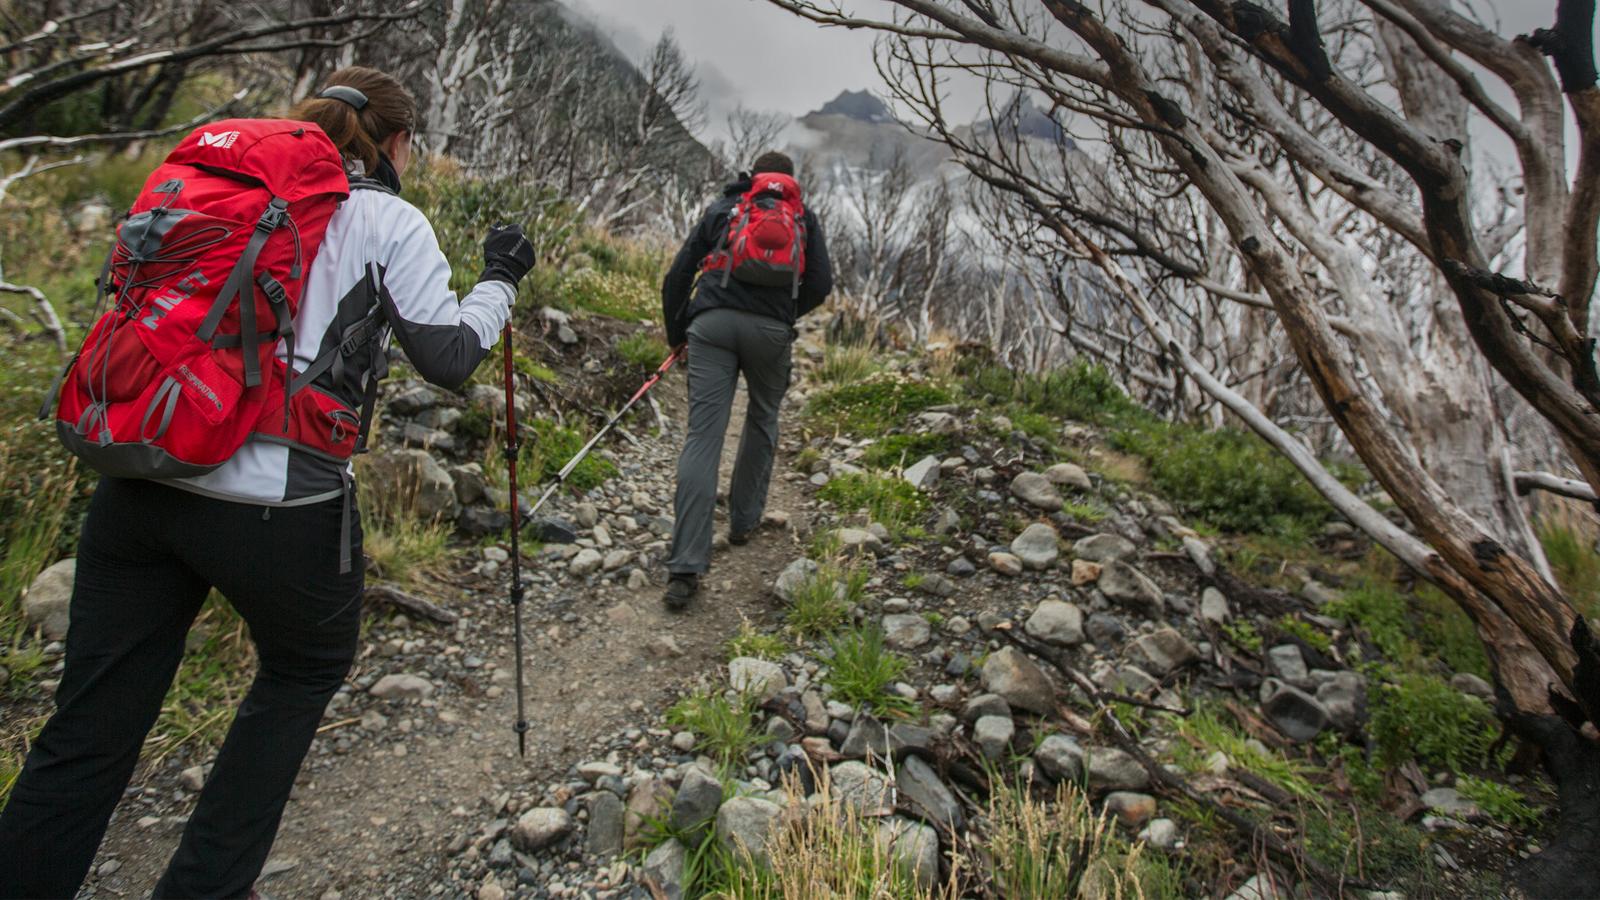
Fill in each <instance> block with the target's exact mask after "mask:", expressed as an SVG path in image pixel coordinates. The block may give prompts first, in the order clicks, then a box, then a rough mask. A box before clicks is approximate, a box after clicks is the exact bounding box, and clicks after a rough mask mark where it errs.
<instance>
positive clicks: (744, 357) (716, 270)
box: [661, 152, 833, 611]
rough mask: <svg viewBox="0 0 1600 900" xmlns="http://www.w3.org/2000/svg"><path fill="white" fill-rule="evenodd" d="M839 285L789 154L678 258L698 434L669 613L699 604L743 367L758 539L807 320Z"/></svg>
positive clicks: (743, 461)
mask: <svg viewBox="0 0 1600 900" xmlns="http://www.w3.org/2000/svg"><path fill="white" fill-rule="evenodd" d="M697 273H698V274H699V281H698V283H696V281H695V276H696V274H697ZM832 290H833V268H832V265H831V264H830V263H829V261H828V246H827V241H826V240H825V239H824V237H823V233H822V223H821V222H819V221H817V217H816V215H815V214H814V213H812V212H811V211H810V210H808V209H806V208H805V203H804V198H803V196H802V193H801V189H800V185H799V183H798V182H796V181H795V179H794V162H793V161H792V160H790V159H789V157H788V156H786V155H784V154H782V153H777V152H768V153H763V154H762V155H761V156H759V157H757V159H756V160H755V162H754V164H753V165H752V166H751V167H750V174H749V175H746V176H741V177H740V179H739V180H738V181H735V182H734V183H733V184H730V185H728V186H727V187H726V188H725V189H724V191H723V196H722V197H721V198H719V199H718V200H716V201H715V202H714V203H712V204H711V206H710V207H709V208H708V209H707V210H706V212H705V214H704V215H703V216H702V217H701V220H700V223H699V225H698V226H696V228H695V229H694V231H692V232H691V233H690V234H689V237H688V239H687V240H686V241H684V244H683V248H682V249H681V250H679V251H678V255H677V258H676V259H675V260H673V263H672V268H671V269H670V270H669V271H668V272H667V276H666V279H665V281H664V283H663V285H662V290H661V294H662V311H663V315H664V319H665V322H666V330H667V342H668V343H669V344H671V345H672V347H673V349H674V351H677V352H682V351H685V350H686V351H687V354H688V368H689V433H688V436H687V437H686V438H685V440H684V445H683V454H682V455H681V456H680V457H679V458H678V488H677V495H676V498H675V504H674V505H675V513H676V518H675V520H674V522H673V528H672V549H671V552H670V555H669V556H668V559H667V576H668V577H667V591H666V596H665V598H664V600H665V603H666V605H667V608H668V609H671V610H675V611H676V610H682V609H684V608H686V607H687V606H688V605H689V602H690V601H691V600H692V599H693V598H694V596H695V594H696V593H698V592H699V588H700V576H701V575H703V574H705V572H706V570H707V568H708V567H709V565H710V560H711V543H712V518H713V511H714V509H715V507H716V500H717V472H718V468H719V466H720V464H721V462H722V441H723V437H724V433H725V432H726V431H727V429H728V417H729V415H730V414H731V411H732V407H733V392H734V387H735V385H736V384H737V382H738V379H739V375H740V374H741V373H743V375H744V380H745V388H746V391H747V392H748V394H749V405H748V407H747V409H746V412H745V424H744V433H743V435H741V436H740V438H739V454H738V458H737V459H736V461H735V463H734V467H733V480H732V482H731V484H730V487H729V489H728V542H729V543H731V544H735V545H740V544H744V543H746V542H747V541H748V540H749V539H750V536H751V534H752V533H753V532H754V531H755V530H756V528H757V526H759V525H760V524H761V516H762V514H763V512H764V511H765V509H766V503H767V486H768V484H769V482H770V480H771V477H772V458H773V453H774V452H775V451H776V449H777V446H778V407H779V405H780V404H781V403H782V402H783V395H784V393H785V392H786V391H787V390H788V388H789V368H790V357H789V348H790V345H791V344H792V343H793V342H794V339H795V337H796V332H795V329H794V323H795V320H796V319H798V318H799V317H800V316H803V315H805V314H806V313H808V312H810V311H812V310H813V309H816V308H817V307H818V306H821V305H822V301H823V300H825V299H827V296H828V293H829V292H830V291H832Z"/></svg>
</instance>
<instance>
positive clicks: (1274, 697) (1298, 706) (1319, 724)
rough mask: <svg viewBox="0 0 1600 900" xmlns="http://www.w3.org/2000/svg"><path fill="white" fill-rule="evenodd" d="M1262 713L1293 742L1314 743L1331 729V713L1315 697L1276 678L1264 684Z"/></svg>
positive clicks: (1269, 679)
mask: <svg viewBox="0 0 1600 900" xmlns="http://www.w3.org/2000/svg"><path fill="white" fill-rule="evenodd" d="M1261 712H1262V713H1263V714H1265V715H1266V717H1267V720H1268V721H1270V722H1271V723H1272V724H1273V725H1274V726H1275V727H1276V728H1277V729H1278V730H1279V731H1281V732H1283V733H1284V736H1285V737H1288V738H1289V739H1290V740H1292V741H1296V742H1300V743H1304V742H1306V741H1310V740H1314V739H1315V738H1316V736H1317V735H1319V734H1321V733H1322V730H1323V729H1324V728H1327V727H1328V724H1329V716H1328V710H1327V708H1326V707H1324V706H1323V705H1322V704H1321V703H1320V702H1319V701H1318V700H1317V699H1316V698H1315V697H1313V696H1311V695H1310V694H1307V693H1306V692H1305V691H1302V690H1300V689H1299V688H1297V687H1294V686H1293V685H1289V684H1285V683H1284V682H1282V681H1279V680H1278V679H1276V678H1268V679H1267V680H1266V681H1263V682H1261Z"/></svg>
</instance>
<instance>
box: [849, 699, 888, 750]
mask: <svg viewBox="0 0 1600 900" xmlns="http://www.w3.org/2000/svg"><path fill="white" fill-rule="evenodd" d="M891 749H892V748H891V747H890V746H889V730H888V729H887V728H885V727H884V726H883V723H882V722H881V721H879V720H878V717H877V716H874V715H873V714H872V713H869V712H866V711H864V710H863V711H862V712H859V713H856V717H855V718H854V719H853V720H851V722H850V732H849V733H848V734H847V735H846V736H845V739H844V743H843V744H840V745H839V753H840V754H841V755H843V756H845V757H847V758H849V759H862V758H864V757H866V756H868V755H871V756H872V758H874V759H883V758H885V757H887V756H888V755H889V753H890V750H891Z"/></svg>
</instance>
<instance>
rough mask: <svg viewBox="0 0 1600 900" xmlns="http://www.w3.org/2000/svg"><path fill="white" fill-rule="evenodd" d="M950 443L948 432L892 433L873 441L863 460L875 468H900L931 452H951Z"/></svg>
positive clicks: (941, 453)
mask: <svg viewBox="0 0 1600 900" xmlns="http://www.w3.org/2000/svg"><path fill="white" fill-rule="evenodd" d="M950 444H951V440H950V436H949V435H946V434H891V435H886V436H884V437H882V438H880V439H879V440H877V441H875V442H873V444H872V446H870V447H868V448H867V450H866V452H865V453H863V454H862V455H861V461H862V462H863V463H865V464H867V465H868V466H871V467H872V468H874V469H892V468H900V467H904V466H908V465H911V464H913V463H915V462H916V461H917V460H919V459H922V458H923V457H924V456H928V455H929V454H932V455H934V456H939V457H943V456H945V455H946V454H947V453H949V452H950Z"/></svg>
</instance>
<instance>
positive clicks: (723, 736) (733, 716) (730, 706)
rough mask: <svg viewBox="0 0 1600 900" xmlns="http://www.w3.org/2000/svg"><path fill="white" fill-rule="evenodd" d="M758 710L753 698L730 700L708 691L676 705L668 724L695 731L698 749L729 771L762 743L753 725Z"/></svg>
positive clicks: (687, 698)
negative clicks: (753, 717) (753, 718)
mask: <svg viewBox="0 0 1600 900" xmlns="http://www.w3.org/2000/svg"><path fill="white" fill-rule="evenodd" d="M756 709H757V703H756V699H755V697H754V696H753V695H750V694H735V695H734V699H732V700H730V699H728V697H727V696H726V695H724V694H723V693H721V692H719V691H713V690H705V691H701V692H698V693H694V694H690V695H689V696H687V697H684V698H683V699H681V700H679V701H678V702H677V703H674V704H673V705H672V708H671V709H669V710H667V724H669V725H671V726H672V727H674V728H681V729H687V730H688V731H691V732H693V733H694V736H695V749H697V750H700V751H701V752H703V753H705V754H706V755H707V756H710V757H712V758H714V759H716V760H717V762H718V764H719V765H720V766H721V767H722V768H723V769H724V770H730V769H732V768H733V767H734V766H735V765H737V764H738V763H739V762H740V761H741V760H743V759H744V756H745V754H746V753H749V752H750V751H751V750H752V749H754V748H755V747H757V746H759V745H760V744H761V740H762V737H761V734H760V733H759V732H757V731H756V729H755V726H754V725H753V724H751V717H752V716H753V715H755V712H756Z"/></svg>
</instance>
